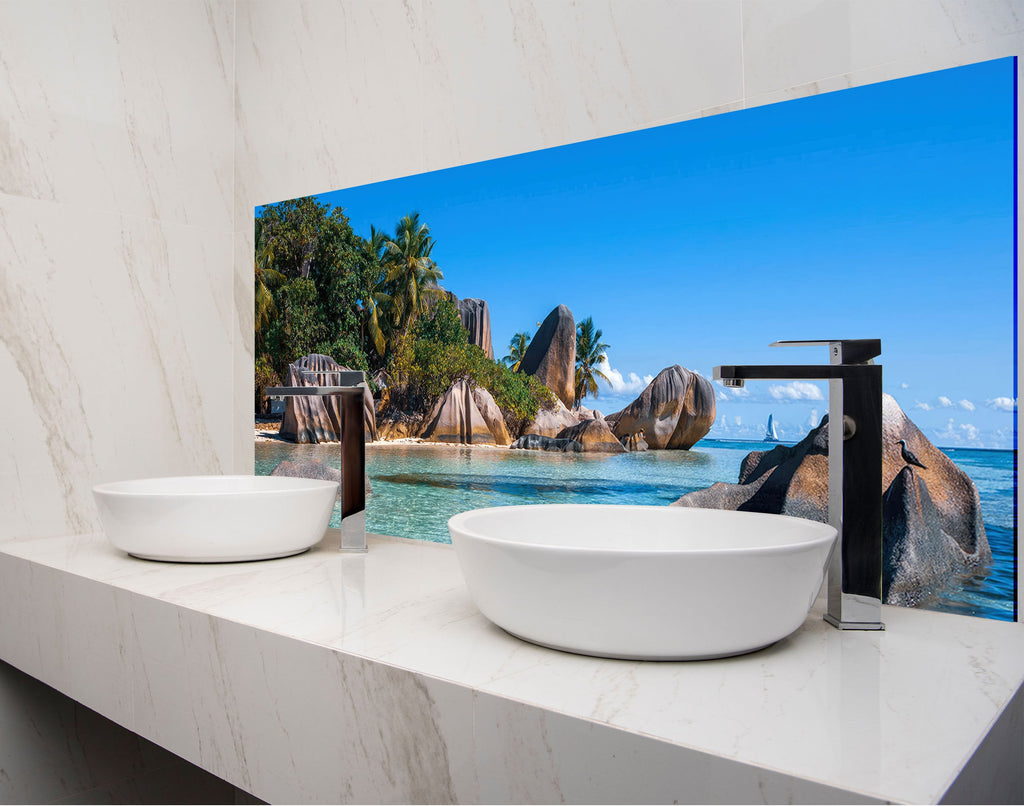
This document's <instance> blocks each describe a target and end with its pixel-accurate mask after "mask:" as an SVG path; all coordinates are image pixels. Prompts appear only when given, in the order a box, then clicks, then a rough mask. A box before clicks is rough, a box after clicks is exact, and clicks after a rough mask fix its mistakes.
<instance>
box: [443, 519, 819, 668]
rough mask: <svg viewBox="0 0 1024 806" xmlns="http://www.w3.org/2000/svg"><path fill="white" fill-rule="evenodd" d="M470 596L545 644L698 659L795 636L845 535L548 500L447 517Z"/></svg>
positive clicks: (806, 524) (774, 522) (799, 523)
mask: <svg viewBox="0 0 1024 806" xmlns="http://www.w3.org/2000/svg"><path fill="white" fill-rule="evenodd" d="M448 529H449V531H450V532H451V536H452V543H453V544H454V546H455V550H456V552H457V554H458V558H459V563H460V565H461V566H462V573H463V576H464V577H465V579H466V584H467V585H468V587H469V591H470V594H471V595H472V597H473V599H474V600H475V602H476V604H477V607H479V608H480V611H481V612H482V613H483V614H484V615H485V616H486V617H487V618H488V619H490V620H491V621H493V622H494V623H495V624H497V625H498V626H499V627H501V628H503V629H504V630H506V631H507V632H510V633H512V634H513V635H516V636H518V637H520V638H524V639H526V640H527V641H532V642H533V643H536V644H541V645H543V646H547V647H552V648H554V649H562V650H566V651H569V652H577V653H580V654H584V655H598V656H602V657H611V658H632V659H643V660H697V659H703V658H719V657H726V656H729V655H738V654H742V653H745V652H752V651H754V650H756V649H761V648H763V647H766V646H768V645H769V644H772V643H775V642H776V641H778V640H780V639H782V638H785V637H786V636H787V635H789V634H790V633H792V632H793V631H794V630H796V629H797V628H798V627H800V625H801V624H803V623H804V620H805V619H806V618H807V613H808V611H809V610H810V608H811V605H812V604H813V603H814V600H815V598H816V596H817V594H818V591H819V589H820V587H821V582H822V579H823V576H824V572H825V568H826V565H827V563H828V558H829V554H830V552H831V550H832V546H833V544H834V543H835V540H836V530H835V529H834V528H832V527H831V526H829V525H827V524H824V523H818V522H816V521H809V520H804V519H802V518H791V517H787V516H784V515H764V514H761V513H756V512H734V511H729V510H714V509H694V508H686V507H668V506H663V507H662V506H615V505H611V506H606V505H577V504H538V505H530V506H513V507H492V508H490V509H477V510H472V511H470V512H463V513H461V514H459V515H456V516H454V517H453V518H451V519H450V520H449V521H448Z"/></svg>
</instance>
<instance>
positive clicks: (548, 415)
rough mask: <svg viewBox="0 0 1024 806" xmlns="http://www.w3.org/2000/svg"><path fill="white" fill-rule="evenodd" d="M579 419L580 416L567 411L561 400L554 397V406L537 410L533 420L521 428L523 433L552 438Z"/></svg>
mask: <svg viewBox="0 0 1024 806" xmlns="http://www.w3.org/2000/svg"><path fill="white" fill-rule="evenodd" d="M579 421H580V418H579V417H577V416H576V414H575V412H572V411H569V409H567V408H566V407H565V404H564V403H563V402H562V401H561V400H559V399H558V398H555V405H554V407H553V408H550V409H541V410H540V411H538V412H537V416H536V417H534V418H533V422H532V423H530V424H529V425H528V426H526V428H524V429H523V434H524V435H526V434H539V435H540V436H544V437H551V438H554V437H556V436H557V435H558V433H559V432H560V431H562V430H564V429H566V428H569V427H570V426H573V425H576V424H577V423H579Z"/></svg>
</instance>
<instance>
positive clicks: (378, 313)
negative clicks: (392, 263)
mask: <svg viewBox="0 0 1024 806" xmlns="http://www.w3.org/2000/svg"><path fill="white" fill-rule="evenodd" d="M387 240H388V237H387V235H385V234H384V233H383V232H381V231H380V230H378V229H377V228H376V227H375V226H373V225H372V224H371V225H370V239H369V240H368V241H366V244H365V247H366V253H367V257H369V259H370V260H371V261H372V263H373V265H374V267H375V269H374V270H375V271H376V276H375V277H374V278H373V279H372V280H371V281H370V288H369V293H368V294H367V295H366V299H364V300H363V311H364V314H365V316H366V332H367V334H368V335H369V337H370V341H371V342H372V343H373V348H374V349H375V350H376V351H377V354H378V355H379V356H381V357H382V358H383V356H384V351H385V350H386V349H387V335H388V334H387V331H388V330H389V329H390V328H389V323H388V320H389V318H390V309H391V295H390V294H389V293H388V291H387V279H388V272H387V271H386V270H385V269H384V267H383V266H382V264H381V260H382V257H383V255H384V244H385V242H386V241H387ZM378 269H379V270H378Z"/></svg>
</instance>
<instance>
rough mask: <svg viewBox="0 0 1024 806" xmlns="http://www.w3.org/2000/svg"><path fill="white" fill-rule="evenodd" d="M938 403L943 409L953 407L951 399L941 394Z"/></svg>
mask: <svg viewBox="0 0 1024 806" xmlns="http://www.w3.org/2000/svg"><path fill="white" fill-rule="evenodd" d="M939 405H940V406H941V407H942V408H944V409H949V408H952V407H953V401H952V400H950V399H949V398H948V397H946V396H945V395H942V396H940V397H939Z"/></svg>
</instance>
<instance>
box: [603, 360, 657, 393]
mask: <svg viewBox="0 0 1024 806" xmlns="http://www.w3.org/2000/svg"><path fill="white" fill-rule="evenodd" d="M596 368H597V369H598V370H600V371H601V372H602V373H603V374H604V376H605V377H606V378H607V379H608V381H607V384H606V385H607V386H608V388H609V389H611V391H612V393H613V394H616V395H618V394H627V393H633V394H638V393H639V392H642V391H643V390H644V389H645V388H646V387H647V384H649V383H650V382H651V381H653V380H654V376H653V375H644V376H643V377H640V376H639V375H637V374H636V373H635V372H630V373H629V375H627V376H625V377H623V375H622V373H621V372H619V371H618V370H617V369H612V366H611V364H609V363H608V359H607V358H605V360H604V361H600V362H598V364H597V367H596Z"/></svg>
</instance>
